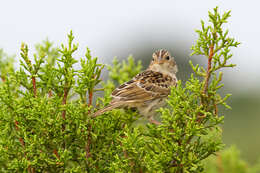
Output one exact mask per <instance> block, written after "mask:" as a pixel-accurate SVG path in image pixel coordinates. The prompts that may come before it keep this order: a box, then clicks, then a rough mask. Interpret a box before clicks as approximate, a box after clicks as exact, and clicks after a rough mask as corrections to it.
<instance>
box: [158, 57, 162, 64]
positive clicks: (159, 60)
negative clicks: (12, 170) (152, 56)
mask: <svg viewBox="0 0 260 173" xmlns="http://www.w3.org/2000/svg"><path fill="white" fill-rule="evenodd" d="M162 60H163V58H162V57H160V56H159V57H158V62H159V64H163V61H162Z"/></svg>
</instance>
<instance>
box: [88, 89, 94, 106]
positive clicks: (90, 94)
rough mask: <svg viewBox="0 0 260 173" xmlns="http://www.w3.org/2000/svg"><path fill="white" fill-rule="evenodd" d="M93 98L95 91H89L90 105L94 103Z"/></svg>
mask: <svg viewBox="0 0 260 173" xmlns="http://www.w3.org/2000/svg"><path fill="white" fill-rule="evenodd" d="M92 99H93V91H89V95H88V106H91V105H92Z"/></svg>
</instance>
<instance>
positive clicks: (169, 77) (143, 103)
mask: <svg viewBox="0 0 260 173" xmlns="http://www.w3.org/2000/svg"><path fill="white" fill-rule="evenodd" d="M177 71H178V68H177V65H176V62H175V60H174V58H173V57H172V56H171V55H170V53H169V52H168V51H166V50H164V49H161V50H158V51H156V52H154V53H153V59H152V61H151V63H150V65H149V67H148V68H147V69H146V70H145V71H143V72H141V73H139V74H137V75H136V76H135V77H134V78H133V79H132V80H130V81H128V82H126V83H124V84H122V85H120V86H119V87H117V88H116V89H115V90H114V91H113V92H112V100H111V102H110V104H109V105H108V106H107V107H105V108H103V109H101V110H98V111H97V112H95V113H94V114H93V117H96V116H98V115H100V114H103V113H104V112H106V111H109V110H112V109H114V108H137V110H138V111H139V112H140V114H141V115H143V116H145V117H147V118H148V119H149V120H150V122H152V123H155V124H158V123H159V122H157V121H155V120H153V116H154V115H155V110H156V109H158V108H159V107H162V106H163V105H164V104H165V99H166V98H167V96H168V95H169V94H170V87H171V86H176V83H177V78H176V75H175V74H176V73H177Z"/></svg>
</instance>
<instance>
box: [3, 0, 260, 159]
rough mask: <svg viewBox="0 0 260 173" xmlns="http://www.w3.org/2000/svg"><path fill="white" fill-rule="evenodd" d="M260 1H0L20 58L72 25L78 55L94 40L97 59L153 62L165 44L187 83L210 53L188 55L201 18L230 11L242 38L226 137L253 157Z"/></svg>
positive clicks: (9, 45)
mask: <svg viewBox="0 0 260 173" xmlns="http://www.w3.org/2000/svg"><path fill="white" fill-rule="evenodd" d="M259 5H260V2H259V1H253V0H249V1H246V2H245V1H236V0H227V1H221V2H220V1H217V0H212V1H203V0H197V1H187V0H186V1H177V0H165V1H155V0H143V1H138V0H131V1H116V0H111V1H90V0H79V1H73V2H72V1H67V0H64V1H62V2H61V1H51V0H45V1H33V0H28V1H26V2H25V1H19V0H14V1H1V2H0V6H1V10H0V15H1V16H2V18H1V23H0V26H1V27H0V38H1V41H0V48H3V49H4V50H5V52H7V53H8V54H15V55H16V62H19V61H18V59H19V58H20V55H19V47H20V45H21V42H26V43H28V44H29V45H30V47H29V48H30V50H33V45H34V44H36V43H38V42H40V41H41V40H43V39H45V38H46V37H47V36H48V38H49V40H51V41H53V42H55V44H56V45H60V43H61V42H64V39H65V38H66V37H65V35H66V33H68V31H69V30H70V29H72V30H73V32H74V33H75V35H76V40H77V41H78V42H79V45H80V50H81V52H82V54H80V53H79V54H78V55H76V56H78V57H81V56H83V52H84V51H85V46H88V47H89V48H90V49H91V50H93V51H92V52H93V54H94V55H95V56H98V57H100V59H99V62H102V63H107V64H111V63H112V59H113V57H114V56H117V57H118V58H119V59H121V60H122V59H124V58H126V57H127V56H128V55H129V54H132V55H133V56H134V58H135V59H142V61H143V65H144V67H147V65H148V63H149V61H150V59H151V55H152V53H153V51H155V50H157V49H160V48H166V49H168V50H169V51H170V52H171V53H172V55H173V56H174V57H175V59H176V61H177V63H178V66H179V72H178V78H179V79H180V80H183V81H186V80H187V79H188V77H189V75H190V73H191V69H190V67H189V64H188V61H189V60H190V59H191V60H192V61H193V62H194V63H200V64H203V63H202V60H203V58H204V57H195V56H194V57H190V56H189V54H190V53H191V51H190V47H191V45H192V44H193V43H194V41H195V39H196V38H197V37H196V33H195V31H194V30H195V29H199V27H200V20H201V19H203V20H206V19H207V16H208V15H207V13H208V11H209V10H212V9H213V8H214V7H215V6H219V8H220V11H222V12H223V11H226V10H231V11H232V12H231V18H230V20H229V21H230V22H229V23H228V24H227V25H226V28H227V29H229V30H230V34H231V36H234V37H235V38H236V40H237V41H240V42H242V44H241V45H240V46H239V48H237V49H233V50H232V51H233V53H234V57H233V59H232V63H235V64H237V67H235V68H234V69H228V70H225V71H224V83H225V87H224V89H222V93H223V94H224V93H232V97H231V98H230V99H229V100H228V103H229V105H230V106H231V107H232V110H222V111H223V113H224V115H225V124H224V125H223V129H224V134H223V140H224V143H225V144H226V145H227V146H230V145H231V144H235V145H236V146H237V147H238V148H239V149H240V150H241V155H242V158H244V159H246V160H248V161H249V162H251V163H255V162H256V160H257V159H259V158H260V147H259V146H260V134H259V132H260V125H259V122H260V93H259V91H260V68H259V66H260V58H259V53H258V49H259V48H258V45H259V41H258V38H259V35H260V30H259V27H260V24H259V22H257V21H258V19H257V17H258V16H260V11H259V10H258V8H259ZM31 52H33V51H31ZM17 66H18V65H17V64H16V67H17ZM105 78H106V73H104V74H103V79H105Z"/></svg>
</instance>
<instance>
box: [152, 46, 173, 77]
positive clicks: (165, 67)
mask: <svg viewBox="0 0 260 173" xmlns="http://www.w3.org/2000/svg"><path fill="white" fill-rule="evenodd" d="M149 69H151V70H154V71H158V72H161V73H165V74H169V75H171V74H172V73H173V74H176V73H177V72H178V67H177V64H176V62H175V60H174V58H173V57H172V56H171V54H170V53H169V52H168V51H167V50H165V49H160V50H157V51H155V52H154V53H153V59H152V61H151V63H150V65H149Z"/></svg>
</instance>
